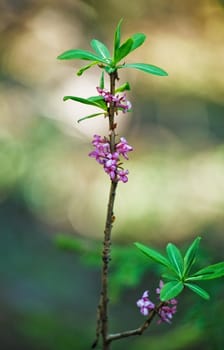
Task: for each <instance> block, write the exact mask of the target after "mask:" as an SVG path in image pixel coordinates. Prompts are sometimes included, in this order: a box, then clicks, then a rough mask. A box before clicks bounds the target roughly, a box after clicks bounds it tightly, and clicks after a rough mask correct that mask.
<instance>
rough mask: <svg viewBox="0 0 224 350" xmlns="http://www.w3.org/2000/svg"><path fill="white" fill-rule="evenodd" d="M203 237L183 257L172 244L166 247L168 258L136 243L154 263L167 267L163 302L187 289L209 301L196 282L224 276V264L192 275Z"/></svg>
mask: <svg viewBox="0 0 224 350" xmlns="http://www.w3.org/2000/svg"><path fill="white" fill-rule="evenodd" d="M200 241H201V237H197V238H196V239H195V240H194V241H193V242H192V244H191V245H190V246H189V248H188V249H187V251H186V253H185V255H184V256H183V255H182V254H181V252H180V250H179V249H178V248H177V247H176V246H175V245H174V244H172V243H168V244H167V246H166V253H167V256H165V255H162V254H161V253H160V252H158V251H157V250H155V249H152V248H150V247H147V246H145V245H143V244H141V243H138V242H136V243H135V246H136V247H137V248H138V249H139V250H140V251H141V252H142V253H144V254H145V255H146V256H147V257H149V258H150V259H151V260H153V261H154V262H156V263H158V264H160V265H162V266H163V267H165V269H166V270H165V271H164V273H163V274H162V277H163V278H164V279H166V280H167V282H166V283H165V284H164V286H163V288H162V290H161V294H160V298H161V301H167V300H170V299H172V298H174V297H176V296H178V295H179V294H180V293H181V292H182V291H183V289H184V287H187V288H189V289H191V290H192V291H193V292H194V293H196V294H198V295H199V296H200V297H202V298H204V299H206V300H208V299H209V298H210V296H209V294H208V293H207V292H206V291H205V290H204V289H203V288H201V287H199V286H198V285H197V284H195V283H194V282H195V281H204V280H211V279H215V278H220V277H223V276H224V262H219V263H216V264H213V265H209V266H206V267H204V268H203V269H200V270H199V271H197V272H194V273H191V270H192V267H193V265H194V263H195V261H196V258H197V256H198V248H199V244H200Z"/></svg>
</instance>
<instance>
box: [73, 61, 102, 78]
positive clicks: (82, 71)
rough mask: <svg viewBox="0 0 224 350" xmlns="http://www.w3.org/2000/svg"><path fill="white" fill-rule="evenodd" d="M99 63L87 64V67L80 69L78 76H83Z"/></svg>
mask: <svg viewBox="0 0 224 350" xmlns="http://www.w3.org/2000/svg"><path fill="white" fill-rule="evenodd" d="M97 63H98V62H97V61H95V62H92V63H90V64H87V65H86V66H84V67H82V68H80V69H79V70H78V72H77V73H76V74H77V75H78V76H81V75H82V74H83V73H84V72H85V71H86V70H87V69H89V68H91V67H92V66H94V65H96V64H97Z"/></svg>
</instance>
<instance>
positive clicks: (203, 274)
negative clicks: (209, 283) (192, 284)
mask: <svg viewBox="0 0 224 350" xmlns="http://www.w3.org/2000/svg"><path fill="white" fill-rule="evenodd" d="M223 276H224V262H223V261H221V262H219V263H216V264H213V265H209V266H207V267H204V268H203V269H201V270H199V271H197V272H196V273H195V274H193V275H192V276H189V278H188V279H187V280H188V281H197V280H198V281H199V280H201V281H202V280H212V279H215V278H220V277H223Z"/></svg>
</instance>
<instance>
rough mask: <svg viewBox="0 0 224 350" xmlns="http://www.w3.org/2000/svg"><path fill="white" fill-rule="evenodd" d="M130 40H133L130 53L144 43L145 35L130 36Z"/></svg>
mask: <svg viewBox="0 0 224 350" xmlns="http://www.w3.org/2000/svg"><path fill="white" fill-rule="evenodd" d="M131 39H132V40H133V44H132V47H131V51H134V50H136V49H137V48H138V47H139V46H141V45H142V44H143V43H144V41H145V39H146V35H145V34H143V33H135V34H133V35H132V36H131Z"/></svg>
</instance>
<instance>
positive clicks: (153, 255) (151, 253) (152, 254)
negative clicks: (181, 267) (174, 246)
mask: <svg viewBox="0 0 224 350" xmlns="http://www.w3.org/2000/svg"><path fill="white" fill-rule="evenodd" d="M134 245H135V246H136V247H137V248H138V249H139V250H141V252H142V253H143V254H145V255H147V256H148V257H149V258H150V259H152V260H153V261H155V262H157V263H159V264H161V265H164V266H166V267H168V268H170V267H171V264H170V262H169V261H168V259H166V258H165V256H163V255H162V254H160V253H159V252H157V251H156V250H154V249H152V248H149V247H146V246H145V245H143V244H141V243H138V242H135V243H134Z"/></svg>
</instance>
